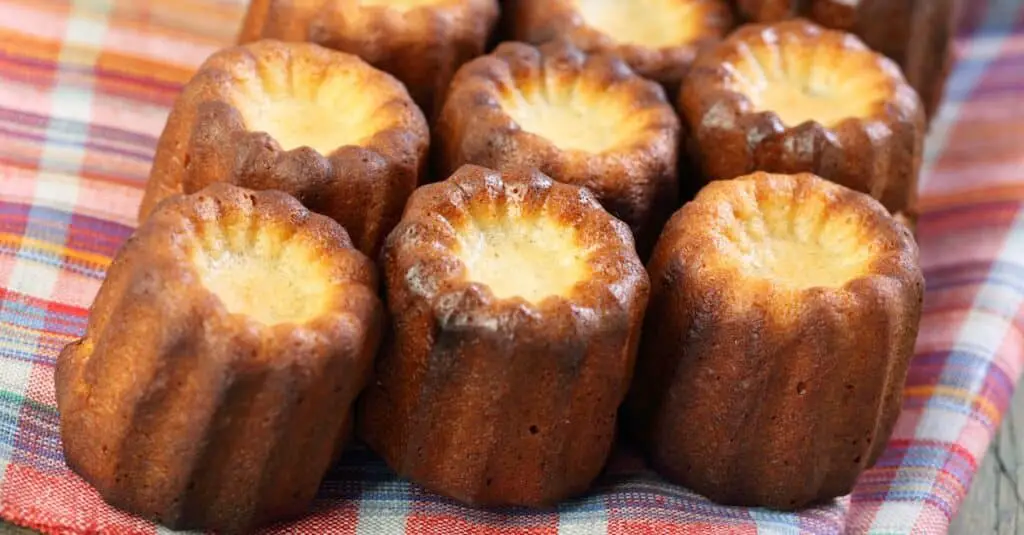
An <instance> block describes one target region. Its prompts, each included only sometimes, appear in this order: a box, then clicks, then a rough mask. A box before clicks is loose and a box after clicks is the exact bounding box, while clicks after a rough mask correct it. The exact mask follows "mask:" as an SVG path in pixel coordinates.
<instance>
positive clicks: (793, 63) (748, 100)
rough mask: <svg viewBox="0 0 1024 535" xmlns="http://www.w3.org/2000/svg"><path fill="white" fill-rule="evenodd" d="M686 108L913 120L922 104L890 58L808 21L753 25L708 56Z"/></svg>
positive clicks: (819, 118) (836, 120)
mask: <svg viewBox="0 0 1024 535" xmlns="http://www.w3.org/2000/svg"><path fill="white" fill-rule="evenodd" d="M680 99H681V104H682V106H683V108H684V109H689V110H705V111H707V112H709V113H707V114H706V115H705V116H704V120H705V121H721V118H722V115H723V114H722V113H721V112H720V113H710V111H711V110H712V109H713V108H716V107H719V108H722V107H727V108H728V109H729V111H731V112H732V113H734V114H740V115H744V114H746V115H754V116H760V117H763V118H765V120H767V121H769V122H771V123H775V122H778V123H779V125H780V126H781V127H783V128H793V127H797V126H799V125H801V124H803V123H805V122H808V121H813V122H815V123H818V124H820V125H821V126H823V127H825V128H835V127H838V126H840V125H841V124H842V123H844V122H845V121H858V120H861V121H870V120H875V119H877V120H883V121H885V120H892V121H910V120H913V118H914V117H915V116H916V115H917V114H920V113H921V111H920V110H921V103H920V100H919V99H918V97H917V94H916V93H915V92H914V90H913V88H911V87H910V86H909V85H908V84H907V82H906V80H905V79H904V78H903V74H902V73H901V72H900V69H899V67H898V66H897V65H896V64H895V63H894V62H893V61H892V60H890V59H888V58H886V57H885V56H883V55H881V54H878V53H876V52H874V51H872V50H871V49H869V48H868V47H867V46H865V45H864V43H863V42H862V41H861V40H860V39H858V38H857V37H856V36H853V35H851V34H848V33H845V32H842V31H836V30H827V29H824V28H822V27H820V26H817V25H815V24H812V23H810V22H807V21H805V20H802V19H794V20H788V21H784V22H779V23H775V24H770V25H766V24H750V25H747V26H744V27H742V28H740V29H739V30H737V31H736V32H734V33H733V34H732V35H730V36H729V37H728V38H727V39H725V40H724V41H722V42H721V43H719V44H718V45H716V46H714V47H712V48H711V49H709V50H708V51H707V52H706V53H704V54H701V56H700V58H698V60H697V61H696V62H695V63H694V65H693V68H692V70H691V72H690V74H689V76H688V77H687V80H686V83H685V84H684V87H683V89H682V91H681V94H680Z"/></svg>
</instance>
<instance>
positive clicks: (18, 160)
mask: <svg viewBox="0 0 1024 535" xmlns="http://www.w3.org/2000/svg"><path fill="white" fill-rule="evenodd" d="M965 3H966V4H967V13H966V14H965V17H964V21H963V25H962V29H961V32H960V34H959V37H958V42H957V49H958V51H959V54H960V61H959V62H958V64H957V65H956V67H955V69H954V72H953V74H952V80H951V82H950V85H949V90H948V97H947V102H946V104H945V106H944V107H943V109H942V111H941V114H940V116H939V117H938V118H937V120H936V122H935V123H934V125H933V128H932V132H931V135H930V139H929V142H928V152H927V162H926V165H925V171H924V177H923V178H922V195H923V204H924V208H925V211H924V215H923V217H922V219H921V221H920V226H919V239H920V245H921V251H922V263H923V267H924V271H925V274H926V277H927V283H928V290H927V297H926V300H925V313H924V319H923V324H922V327H921V334H920V339H919V342H918V346H917V355H916V358H915V360H914V362H913V366H912V369H911V371H910V376H909V379H908V383H907V386H906V396H905V401H904V406H903V413H902V416H901V418H900V420H899V424H898V425H897V427H896V430H895V433H894V435H893V437H892V440H891V441H890V443H889V445H888V449H887V451H886V452H885V455H884V456H883V457H882V458H881V459H880V460H879V462H878V463H877V466H875V467H874V468H873V469H872V470H870V471H868V472H867V473H865V474H864V476H863V477H862V478H861V480H860V483H859V485H858V487H857V488H856V491H855V492H854V494H853V495H852V496H849V497H845V498H842V499H840V500H836V501H835V502H833V503H830V504H828V505H825V506H821V507H817V508H814V509H810V510H806V511H802V512H799V513H794V514H782V513H777V512H771V511H765V510H756V509H745V508H730V507H721V506H717V505H714V504H712V503H710V502H708V501H707V500H705V499H703V498H701V497H700V496H697V495H695V494H693V493H691V492H688V491H687V490H685V489H682V488H679V487H676V486H673V485H669V484H667V483H665V482H663V481H661V480H659V479H658V478H657V477H656V476H655V475H654V474H652V473H651V472H649V471H647V470H646V469H645V468H644V467H643V464H642V463H641V462H640V461H639V460H638V459H636V458H635V457H633V456H631V455H629V454H626V453H618V454H617V455H616V456H615V458H614V459H613V461H612V463H611V465H610V467H609V469H608V470H607V473H606V474H605V475H604V476H602V478H601V479H600V480H599V481H598V483H597V484H596V486H595V487H594V489H593V491H592V492H591V493H590V494H589V495H587V496H585V497H582V498H580V499H576V500H573V501H570V502H568V503H565V504H564V505H562V506H561V507H559V508H558V509H557V510H555V511H543V512H537V511H522V510H500V511H483V510H472V509H468V508H464V507H461V506H459V505H457V504H455V503H453V502H451V501H449V500H446V499H444V498H441V497H438V496H436V495H432V494H430V493H427V492H425V491H423V490H421V489H419V488H417V487H415V486H412V485H410V484H407V483H405V482H403V481H400V480H398V479H397V478H396V477H395V476H394V475H393V474H392V473H391V472H390V471H388V470H387V468H386V467H385V466H384V465H383V463H382V462H381V461H380V460H379V459H377V458H375V457H374V456H373V455H371V454H370V453H368V452H367V451H366V450H364V449H359V448H358V447H357V448H355V449H354V450H353V451H351V452H350V453H349V454H347V455H346V456H345V458H344V460H343V461H342V462H341V463H340V464H339V465H338V466H337V467H335V468H334V469H333V470H332V472H331V473H330V474H329V475H328V477H327V479H326V481H325V482H324V484H323V487H322V490H321V492H320V495H319V498H318V500H317V503H316V504H315V507H314V509H313V510H312V511H311V513H310V514H309V515H308V516H307V517H305V518H303V519H300V520H298V521H296V522H293V523H289V524H286V525H281V526H277V527H274V528H272V529H271V530H270V531H272V532H290V533H359V534H364V533H366V534H386V533H443V534H466V533H530V534H537V535H540V534H549V533H550V534H555V533H560V534H602V533H619V534H627V533H628V534H643V533H649V534H667V533H683V532H685V533H694V532H696V533H842V532H848V533H942V532H945V530H946V528H947V526H948V524H949V522H950V519H951V518H952V517H953V516H954V515H955V514H956V511H957V508H958V506H959V504H960V503H961V501H962V499H963V498H964V495H965V494H966V492H967V489H968V486H969V484H970V482H971V477H972V475H973V474H974V473H975V471H976V470H977V467H978V463H979V461H980V458H981V456H982V455H983V454H984V453H985V451H986V448H987V446H988V444H989V442H990V440H991V439H992V437H993V434H994V433H995V432H996V430H997V428H998V426H999V423H1000V420H1001V416H1002V414H1003V413H1004V412H1005V411H1006V409H1007V406H1008V404H1009V402H1010V399H1011V396H1012V393H1013V389H1014V386H1015V385H1016V383H1017V380H1018V377H1019V375H1020V372H1021V367H1022V365H1024V334H1022V333H1024V307H1022V303H1024V105H1022V102H1021V100H1022V97H1024V2H1020V1H1017V0H992V1H988V2H986V1H982V0H972V1H970V2H965ZM243 8H244V6H243V5H242V1H241V0H0V516H2V517H3V519H5V520H6V521H8V522H11V523H15V524H19V525H22V526H28V527H32V528H35V529H37V530H41V531H44V532H51V533H156V532H164V531H166V530H164V529H163V528H159V527H157V526H154V525H153V524H151V523H149V522H146V521H143V520H139V519H136V518H134V517H132V516H129V515H127V514H124V513H122V512H118V511H116V510H114V509H111V508H110V507H108V506H106V505H105V504H104V503H103V501H102V500H101V499H100V498H99V496H98V495H97V494H96V492H94V491H93V490H92V489H91V488H90V487H89V486H88V485H86V484H85V483H84V482H83V481H82V480H81V479H79V478H78V477H77V476H75V475H74V474H72V473H71V472H70V471H68V469H67V468H66V467H65V465H64V460H63V457H62V453H61V445H60V439H59V433H58V418H57V412H56V407H55V400H54V392H53V371H54V363H55V359H56V357H57V354H58V352H59V351H60V349H61V348H62V346H64V344H66V343H68V342H70V341H72V340H74V339H75V338H76V337H78V336H80V335H81V334H82V332H83V330H84V328H85V322H86V315H87V312H88V307H89V304H90V302H91V301H92V299H93V296H94V295H95V294H96V291H97V288H98V287H99V284H100V282H101V280H102V279H103V275H104V271H105V268H106V266H107V265H109V263H110V260H111V258H112V257H113V256H114V254H115V252H116V251H117V248H118V247H119V246H120V244H121V243H122V242H123V241H124V240H125V239H126V238H127V237H128V235H129V234H130V233H131V231H132V228H133V226H134V224H135V213H136V208H137V206H138V203H139V200H140V197H141V188H142V186H143V184H144V182H145V180H146V177H147V173H148V170H149V165H150V160H151V157H152V155H153V151H154V147H155V144H156V139H157V136H158V135H159V133H160V131H161V129H162V127H163V123H164V120H165V117H166V115H167V111H168V107H169V106H170V105H171V103H172V102H173V100H174V98H175V95H176V94H177V92H178V90H179V88H180V87H181V85H182V84H183V83H184V82H185V81H186V80H187V79H188V77H189V76H190V73H191V72H192V71H193V69H194V68H195V67H196V66H197V65H198V64H199V63H200V62H201V61H202V60H203V59H204V58H205V57H206V56H207V55H208V54H209V53H211V51H213V50H215V49H216V48H218V47H220V46H223V45H226V44H228V43H230V42H231V41H232V39H233V37H234V34H235V32H236V29H237V28H238V25H239V23H240V20H241V17H242V11H243Z"/></svg>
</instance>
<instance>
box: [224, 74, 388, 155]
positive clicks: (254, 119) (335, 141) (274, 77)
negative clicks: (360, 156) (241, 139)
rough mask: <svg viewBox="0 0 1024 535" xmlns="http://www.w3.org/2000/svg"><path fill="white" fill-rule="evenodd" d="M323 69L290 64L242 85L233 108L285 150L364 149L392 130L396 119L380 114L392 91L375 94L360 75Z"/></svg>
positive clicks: (253, 128)
mask: <svg viewBox="0 0 1024 535" xmlns="http://www.w3.org/2000/svg"><path fill="white" fill-rule="evenodd" d="M322 67H323V66H319V67H318V66H315V65H311V64H309V63H301V62H299V61H298V60H292V61H291V62H290V63H289V65H287V66H286V67H284V68H282V69H279V70H277V69H273V68H270V67H266V68H263V69H261V70H260V71H259V75H258V76H256V77H254V79H253V80H250V81H249V83H247V84H240V85H241V87H240V90H239V91H238V94H237V95H236V98H235V105H236V107H237V109H238V111H239V112H240V113H241V115H242V120H243V121H244V123H245V126H246V128H247V129H248V130H249V131H252V132H266V133H267V134H269V135H270V136H271V137H273V138H274V139H275V140H277V142H278V144H280V145H281V148H282V149H283V150H292V149H297V148H299V147H309V148H311V149H313V150H315V151H317V152H319V153H321V154H323V155H329V154H331V153H332V152H334V151H335V150H336V149H338V148H340V147H344V146H347V145H363V144H365V143H366V142H367V141H368V139H369V138H371V137H373V135H374V134H376V133H377V132H379V131H381V130H383V129H385V128H387V127H388V126H389V124H390V122H391V121H393V118H392V117H390V116H389V114H388V113H386V112H384V111H383V110H381V109H380V108H381V107H382V106H383V105H384V103H385V102H386V100H387V99H388V98H389V97H391V96H392V95H390V94H388V93H389V92H388V91H381V90H378V89H375V88H374V87H373V84H372V81H371V80H370V79H368V77H367V76H366V73H362V75H361V73H360V72H359V69H323V68H322ZM318 69H319V70H318ZM289 71H290V72H289Z"/></svg>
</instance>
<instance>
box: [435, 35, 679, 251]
mask: <svg viewBox="0 0 1024 535" xmlns="http://www.w3.org/2000/svg"><path fill="white" fill-rule="evenodd" d="M435 134H436V139H437V141H438V144H439V149H440V151H439V152H440V163H441V170H442V173H443V174H444V176H447V175H448V174H450V173H451V172H453V171H455V170H456V169H458V168H459V167H461V166H462V165H464V164H477V165H481V166H485V167H489V168H493V169H508V168H513V167H521V166H525V167H535V168H538V169H539V170H540V171H541V172H542V173H544V174H546V175H548V176H550V177H552V178H554V179H556V180H558V181H560V182H565V183H569V184H574V185H577V186H584V187H587V188H588V189H590V190H591V191H592V192H593V193H594V194H595V195H596V196H597V198H598V200H600V201H601V203H602V204H603V205H604V207H605V208H606V209H607V210H608V211H610V212H611V213H612V214H613V215H614V216H616V217H618V218H619V219H622V220H623V221H625V222H626V223H627V224H629V226H630V228H631V229H632V230H633V233H634V235H635V236H636V240H637V246H638V248H639V249H640V251H641V256H646V254H647V252H649V251H650V249H651V247H653V245H654V241H655V240H656V239H657V234H658V232H659V231H660V229H661V226H662V225H663V224H664V222H665V221H666V220H667V219H668V216H669V215H670V214H671V213H672V210H674V209H675V207H676V202H677V198H678V183H677V175H676V173H677V171H676V169H677V151H678V148H677V147H678V144H679V119H678V117H677V116H676V114H675V112H674V111H673V110H672V106H671V105H670V104H669V103H668V102H667V101H666V99H665V94H664V91H663V90H662V88H661V87H660V86H659V85H658V84H656V83H654V82H651V81H648V80H645V79H643V78H641V77H640V76H638V75H636V74H634V73H633V72H632V71H631V70H630V69H629V67H628V66H627V65H626V64H625V63H623V62H622V61H621V60H620V59H618V58H616V57H614V56H610V55H604V54H596V55H587V54H584V53H582V52H580V51H579V50H578V49H577V48H575V47H574V46H572V45H570V44H567V43H564V42H552V43H548V44H546V45H543V46H541V47H540V48H535V47H533V46H530V45H527V44H523V43H504V44H502V45H500V46H499V47H498V48H497V50H495V51H494V53H492V54H491V55H488V56H483V57H480V58H477V59H475V60H473V61H471V62H469V63H467V64H466V65H465V66H463V68H462V69H460V70H459V72H458V74H457V75H456V77H455V80H454V81H453V82H452V86H451V89H450V90H449V95H448V99H447V101H446V102H445V106H444V108H443V109H442V112H441V116H440V117H439V119H438V123H437V129H436V131H435Z"/></svg>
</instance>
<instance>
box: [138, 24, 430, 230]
mask: <svg viewBox="0 0 1024 535" xmlns="http://www.w3.org/2000/svg"><path fill="white" fill-rule="evenodd" d="M164 138H168V139H175V140H180V139H185V140H191V141H190V143H191V145H192V148H193V150H194V151H197V152H198V154H192V155H191V156H189V157H185V156H184V152H185V149H186V146H185V145H187V144H182V143H181V142H180V141H177V142H176V143H177V145H176V149H175V150H167V151H164V152H163V154H162V156H163V157H164V158H169V160H168V161H165V162H157V163H159V164H161V165H154V168H159V169H161V170H162V172H161V173H159V174H154V176H153V177H151V184H150V185H149V186H148V187H149V189H150V190H151V191H148V192H147V195H146V198H145V199H144V202H143V206H142V208H141V209H140V216H141V217H140V219H143V218H145V217H146V216H147V215H148V214H149V212H151V211H152V210H153V208H154V207H155V206H156V203H157V202H159V201H160V200H162V199H164V198H165V197H167V196H168V195H171V194H174V193H181V192H183V191H196V190H198V189H201V188H202V187H203V186H205V184H186V183H184V182H185V181H187V180H189V179H190V177H194V176H203V174H202V173H198V174H196V173H192V174H187V173H185V169H186V168H187V167H188V165H189V162H190V161H191V160H196V159H202V160H204V161H205V159H208V158H214V159H216V158H215V156H216V155H215V154H210V151H218V150H220V151H222V147H216V146H208V145H216V144H219V143H220V141H222V140H226V141H227V142H229V143H230V144H231V146H232V150H233V151H235V152H237V153H238V154H248V155H255V158H254V160H256V161H243V162H235V163H233V164H232V167H234V168H235V171H236V174H238V175H253V176H259V175H260V174H261V170H263V169H266V168H268V166H272V167H273V168H274V172H273V173H270V174H271V175H272V176H266V177H264V178H263V179H261V180H255V179H253V180H249V181H247V183H246V185H247V186H248V187H251V188H253V189H281V190H288V191H293V190H295V191H298V190H303V189H309V188H316V187H322V184H319V183H314V182H316V181H315V180H310V177H317V176H321V175H327V174H329V173H327V172H325V171H324V170H326V169H330V167H331V162H329V161H328V158H330V157H337V158H340V157H342V156H343V153H345V149H347V148H349V147H356V148H360V149H368V150H372V151H374V152H376V153H378V154H381V155H384V156H385V157H387V158H389V159H393V160H394V161H401V162H404V161H407V160H408V161H412V160H415V158H416V155H417V154H420V153H425V151H426V144H427V140H428V139H429V134H428V131H427V124H426V120H425V119H424V117H423V113H422V112H421V111H420V109H419V108H418V107H417V106H416V105H415V104H414V103H413V101H412V99H411V98H410V97H409V94H408V92H407V91H406V90H405V87H404V86H403V85H402V84H401V82H399V81H397V80H396V79H395V78H394V77H392V76H391V75H389V74H387V73H385V72H382V71H379V70H377V69H375V68H373V67H371V66H370V65H369V64H367V63H366V62H364V61H363V60H361V59H359V58H358V57H356V56H353V55H350V54H345V53H342V52H335V51H332V50H328V49H326V48H322V47H320V46H318V45H314V44H309V43H287V44H286V43H281V42H278V41H273V40H263V41H258V42H255V43H251V44H248V45H243V46H237V47H232V48H228V49H225V50H222V51H220V52H217V53H216V54H214V55H212V56H211V57H210V58H208V59H207V60H206V62H204V63H203V65H202V66H200V67H199V71H198V72H197V74H196V75H195V76H194V77H193V78H192V80H191V81H190V82H189V84H188V85H187V86H186V87H185V90H184V91H183V93H182V95H181V96H180V97H179V101H178V104H177V105H176V106H175V110H174V112H172V115H171V117H170V118H169V119H168V125H167V128H166V129H165V131H164ZM213 139H216V140H218V143H212V144H211V143H207V142H206V141H207V140H213ZM268 153H269V154H268ZM239 166H241V167H242V169H239ZM249 167H251V168H252V169H251V172H249V171H247V170H246V169H247V168H249ZM289 170H290V171H292V172H288V171H289ZM262 174H266V173H262ZM220 179H222V180H223V177H222V178H220ZM256 182H258V183H256ZM263 182H265V183H263Z"/></svg>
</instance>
